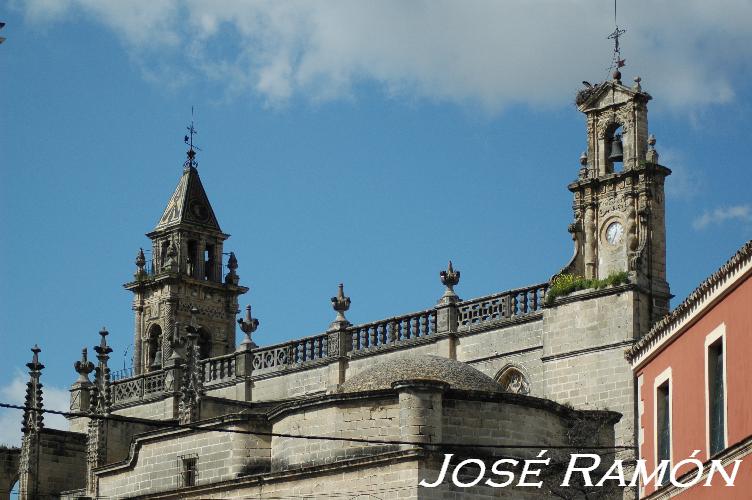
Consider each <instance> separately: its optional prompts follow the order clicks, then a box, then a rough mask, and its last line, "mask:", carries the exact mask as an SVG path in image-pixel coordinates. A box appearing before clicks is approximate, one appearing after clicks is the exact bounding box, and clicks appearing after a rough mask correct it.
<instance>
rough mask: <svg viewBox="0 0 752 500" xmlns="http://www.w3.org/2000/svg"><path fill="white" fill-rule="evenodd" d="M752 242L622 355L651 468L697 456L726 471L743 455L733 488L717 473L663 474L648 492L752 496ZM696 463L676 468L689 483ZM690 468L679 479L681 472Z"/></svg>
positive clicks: (642, 450) (644, 487) (642, 493)
mask: <svg viewBox="0 0 752 500" xmlns="http://www.w3.org/2000/svg"><path fill="white" fill-rule="evenodd" d="M751 276H752V241H749V242H747V243H746V244H745V245H744V246H743V247H742V248H741V249H740V250H739V251H738V252H737V253H736V254H735V255H734V256H733V257H732V258H731V259H730V260H729V261H728V262H727V263H726V264H725V265H724V266H723V267H721V268H720V269H719V270H718V271H716V272H715V273H714V274H713V275H712V276H710V277H709V278H708V279H706V280H705V281H704V282H703V283H701V284H700V286H698V287H697V289H696V290H695V291H694V292H692V293H691V294H690V295H689V297H687V299H686V300H685V301H684V302H683V303H682V304H680V305H679V306H678V307H677V308H676V309H675V310H674V311H673V312H672V313H670V314H669V315H667V316H666V317H665V318H664V319H663V320H661V321H660V322H658V323H657V324H656V325H655V327H653V328H652V329H651V330H650V332H649V333H648V334H647V335H645V336H644V337H643V338H642V339H641V340H640V341H639V342H637V344H635V346H634V347H633V348H631V349H630V350H628V351H627V353H626V357H627V360H628V361H629V362H631V363H632V368H633V370H634V374H635V377H636V379H637V398H636V399H637V422H638V444H639V456H640V458H641V459H644V460H645V461H646V469H647V471H648V472H652V471H653V470H654V469H655V467H656V465H657V464H658V463H659V462H660V461H661V460H669V461H670V463H671V466H672V467H673V466H674V465H676V464H677V463H679V462H680V461H682V460H684V459H686V458H689V457H690V456H691V455H692V453H693V452H694V451H695V450H700V451H699V453H698V454H696V455H695V458H697V459H699V460H700V461H701V462H704V463H705V467H704V470H705V471H706V474H707V471H708V469H709V465H710V461H711V460H721V461H722V462H721V463H722V464H723V465H724V468H725V470H726V471H727V473H730V472H731V470H732V465H733V461H734V460H739V459H742V462H741V466H740V467H739V469H738V472H737V475H736V480H735V483H734V486H733V487H729V486H726V482H725V481H724V480H723V478H722V477H720V476H719V475H718V474H716V475H715V476H714V477H713V479H712V482H711V485H710V486H705V484H706V482H707V477H705V476H704V477H703V478H702V479H701V480H700V481H699V482H697V483H696V484H695V485H694V486H692V487H689V488H683V489H680V488H677V487H676V486H673V485H672V484H671V482H670V481H669V476H668V472H667V474H666V476H665V479H664V481H663V482H662V486H660V487H658V488H656V485H655V484H654V481H651V484H645V485H642V486H641V488H640V496H641V497H647V498H651V499H652V498H655V499H657V498H669V497H672V496H675V495H678V496H679V497H680V498H688V499H689V498H691V499H701V498H703V499H704V498H707V499H710V498H713V499H715V498H739V499H748V498H752V493H751V492H752V456H750V453H752V377H751V376H750V371H749V368H750V364H751V363H752V279H750V277H751ZM696 470H697V469H696V468H694V467H692V466H690V465H687V466H682V467H681V468H679V469H677V474H676V476H677V478H678V480H679V481H680V482H688V481H689V478H692V477H694V473H692V471H696ZM687 473H690V475H689V476H685V478H684V479H682V477H681V476H682V475H683V474H687Z"/></svg>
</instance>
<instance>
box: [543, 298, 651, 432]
mask: <svg viewBox="0 0 752 500" xmlns="http://www.w3.org/2000/svg"><path fill="white" fill-rule="evenodd" d="M605 292H606V293H608V292H609V291H608V290H606V291H605ZM591 293H592V292H589V291H586V292H579V294H581V295H588V294H591ZM637 293H638V292H636V291H622V292H620V293H610V294H607V295H599V296H598V295H597V294H596V296H593V297H591V298H586V297H582V298H581V299H582V300H574V301H572V302H568V303H563V304H559V305H557V306H556V307H552V308H549V309H546V310H545V313H544V326H543V358H542V360H543V380H542V382H543V386H544V396H545V397H546V398H548V399H552V400H554V401H557V402H559V403H569V404H572V405H573V406H575V407H577V408H585V409H609V410H612V411H616V412H619V413H621V414H622V415H624V418H622V420H621V422H620V423H619V424H617V427H616V441H617V444H624V445H631V444H634V406H633V405H634V384H633V376H632V372H631V370H630V367H629V365H628V364H627V362H626V360H625V359H624V349H626V348H627V347H628V346H629V345H630V344H631V342H632V341H633V340H634V336H635V335H636V334H637V332H638V329H637V327H636V324H637V323H638V314H637V310H636V309H635V307H634V306H635V294H637Z"/></svg>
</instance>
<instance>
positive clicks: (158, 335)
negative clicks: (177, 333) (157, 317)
mask: <svg viewBox="0 0 752 500" xmlns="http://www.w3.org/2000/svg"><path fill="white" fill-rule="evenodd" d="M148 342H149V343H148V349H147V353H146V355H147V358H146V359H147V360H148V365H147V366H146V371H152V370H158V369H159V368H161V367H162V361H163V360H162V328H161V327H160V326H159V325H157V324H154V325H151V328H149V340H148Z"/></svg>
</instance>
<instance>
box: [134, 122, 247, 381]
mask: <svg viewBox="0 0 752 500" xmlns="http://www.w3.org/2000/svg"><path fill="white" fill-rule="evenodd" d="M191 129H192V126H191ZM195 156H196V152H195V151H194V149H193V145H192V144H191V147H190V149H189V151H188V160H187V161H186V162H185V164H184V167H183V174H182V176H181V177H180V180H179V181H178V185H177V187H176V188H175V192H174V193H173V195H172V197H170V200H169V202H168V203H167V207H166V208H165V210H164V212H163V214H162V216H161V217H160V219H159V222H158V223H157V226H156V227H155V228H154V230H153V231H151V232H149V233H147V235H146V236H148V237H149V238H150V239H151V241H152V249H151V258H149V259H147V257H146V254H145V253H144V251H143V250H139V252H138V255H137V257H136V273H135V274H134V280H133V281H130V282H128V283H126V284H125V285H124V287H125V288H126V289H128V290H130V291H132V292H133V310H134V312H135V328H134V356H133V372H134V375H139V374H141V373H145V372H148V371H152V370H155V369H159V368H161V367H162V365H163V362H164V361H165V360H167V359H168V357H169V356H170V355H171V353H172V345H173V341H174V340H175V336H176V335H177V331H178V328H177V326H176V325H178V324H182V325H187V324H189V323H190V321H191V310H192V309H193V308H194V307H195V308H196V309H197V311H198V313H197V314H198V316H199V317H200V323H201V325H202V329H201V332H200V335H199V339H198V341H199V343H200V345H201V346H202V347H201V356H202V357H214V356H220V355H223V354H227V353H230V352H233V351H234V350H235V315H236V314H237V312H238V297H239V296H240V295H242V294H244V293H246V292H247V291H248V288H246V287H244V286H241V285H240V284H239V281H240V278H239V276H238V275H237V273H236V270H237V267H238V261H237V259H236V258H235V255H234V254H233V253H232V252H230V253H229V257H228V259H227V268H228V270H229V272H228V273H227V274H226V275H225V276H224V277H223V276H222V273H223V272H222V261H223V255H224V252H223V247H224V242H225V240H227V238H229V237H230V235H229V234H225V233H223V232H222V230H221V229H220V227H219V223H218V222H217V218H216V216H215V215H214V210H213V209H212V206H211V204H210V203H209V198H208V197H207V195H206V191H205V190H204V186H203V184H202V182H201V178H200V177H199V175H198V169H197V166H198V163H197V162H196V160H195Z"/></svg>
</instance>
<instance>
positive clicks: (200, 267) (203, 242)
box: [193, 238, 206, 280]
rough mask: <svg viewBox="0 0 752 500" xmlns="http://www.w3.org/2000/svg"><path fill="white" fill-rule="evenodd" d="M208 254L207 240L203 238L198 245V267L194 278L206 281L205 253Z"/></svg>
mask: <svg viewBox="0 0 752 500" xmlns="http://www.w3.org/2000/svg"><path fill="white" fill-rule="evenodd" d="M205 252H206V240H204V239H203V238H201V239H200V240H198V244H197V245H196V267H195V273H194V275H193V277H194V278H196V279H199V280H202V279H204V275H205V271H204V268H205V266H206V263H205V262H204V253H205Z"/></svg>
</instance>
